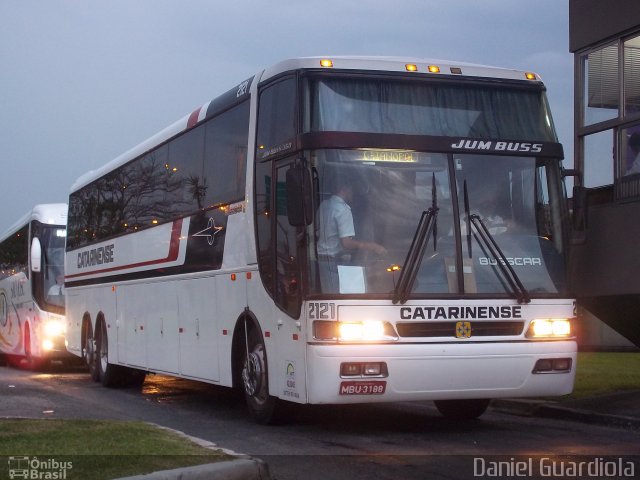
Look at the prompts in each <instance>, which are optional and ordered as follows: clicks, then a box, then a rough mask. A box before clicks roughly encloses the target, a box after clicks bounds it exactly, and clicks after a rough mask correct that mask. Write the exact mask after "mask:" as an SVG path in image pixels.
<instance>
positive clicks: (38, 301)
mask: <svg viewBox="0 0 640 480" xmlns="http://www.w3.org/2000/svg"><path fill="white" fill-rule="evenodd" d="M66 224H67V205H66V204H43V205H36V206H35V207H33V209H31V211H29V212H28V213H27V214H26V215H24V216H23V217H22V218H21V219H20V220H19V221H18V222H16V223H15V224H14V225H13V226H12V227H11V228H9V229H8V230H7V231H6V232H5V233H4V235H2V237H0V356H2V355H4V356H6V357H9V358H10V359H15V360H19V361H21V363H24V362H26V365H27V366H28V367H30V368H35V367H38V366H40V365H42V364H43V363H44V362H46V361H48V360H51V359H64V358H73V357H72V356H70V355H69V354H68V353H67V350H66V348H65V328H66V325H65V316H64V305H65V302H64V246H65V237H66Z"/></svg>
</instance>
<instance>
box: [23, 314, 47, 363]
mask: <svg viewBox="0 0 640 480" xmlns="http://www.w3.org/2000/svg"><path fill="white" fill-rule="evenodd" d="M23 362H24V363H23V365H24V367H25V368H26V369H27V370H38V369H39V368H41V367H42V366H43V365H44V362H43V361H42V360H40V359H39V358H36V357H34V356H33V353H32V351H31V327H30V326H29V324H28V323H27V324H25V326H24V358H23Z"/></svg>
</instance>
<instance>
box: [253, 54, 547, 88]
mask: <svg viewBox="0 0 640 480" xmlns="http://www.w3.org/2000/svg"><path fill="white" fill-rule="evenodd" d="M325 60H329V61H330V62H331V67H326V66H324V65H323V64H321V62H323V61H325ZM407 65H415V67H416V70H415V72H414V73H415V74H416V75H420V74H425V75H432V76H433V75H457V76H462V77H484V78H499V79H505V80H527V76H526V75H527V73H530V72H525V71H522V70H513V69H507V68H500V67H490V66H487V65H479V64H475V63H467V62H455V61H451V60H439V59H435V58H410V57H409V58H405V57H356V56H333V57H332V56H327V57H304V58H293V59H289V60H284V61H282V62H280V63H277V64H275V65H273V66H272V67H269V68H267V69H266V70H264V72H263V73H262V75H261V77H260V81H261V82H262V81H265V80H268V79H269V78H272V77H274V76H277V75H279V74H281V73H284V72H288V71H292V70H299V69H319V68H327V69H329V68H333V69H334V70H363V71H365V70H368V71H384V72H398V73H406V72H407ZM430 66H431V67H438V69H439V71H438V72H435V71H430V70H429V67H430ZM534 75H535V74H534ZM535 80H538V81H540V77H539V76H538V75H535Z"/></svg>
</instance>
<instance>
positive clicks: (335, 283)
mask: <svg viewBox="0 0 640 480" xmlns="http://www.w3.org/2000/svg"><path fill="white" fill-rule="evenodd" d="M352 200H353V187H352V185H351V184H350V182H349V179H348V178H346V177H339V178H338V180H337V181H336V184H335V190H334V193H333V195H331V197H329V198H328V199H326V200H324V201H323V202H322V203H321V204H320V207H319V208H318V264H319V268H320V283H321V285H322V291H323V292H324V293H328V292H333V293H336V292H338V291H339V287H340V285H339V278H338V264H344V263H348V261H349V257H350V255H349V253H350V252H353V251H356V250H360V251H370V252H373V253H375V254H377V255H383V254H385V253H386V252H387V250H386V249H385V248H384V247H383V246H382V245H379V244H377V243H374V242H363V241H359V240H356V239H355V238H354V237H355V235H356V233H355V228H354V225H353V214H352V213H351V207H350V206H349V203H350V202H351V201H352Z"/></svg>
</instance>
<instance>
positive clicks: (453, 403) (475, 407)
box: [433, 398, 491, 420]
mask: <svg viewBox="0 0 640 480" xmlns="http://www.w3.org/2000/svg"><path fill="white" fill-rule="evenodd" d="M490 402H491V400H489V399H487V398H482V399H462V400H435V401H434V402H433V403H435V405H436V408H437V409H438V411H439V412H440V413H441V414H442V415H443V416H444V417H445V418H450V419H452V420H473V419H476V418H478V417H479V416H480V415H482V414H483V413H484V412H486V410H487V408H488V407H489V403H490Z"/></svg>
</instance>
